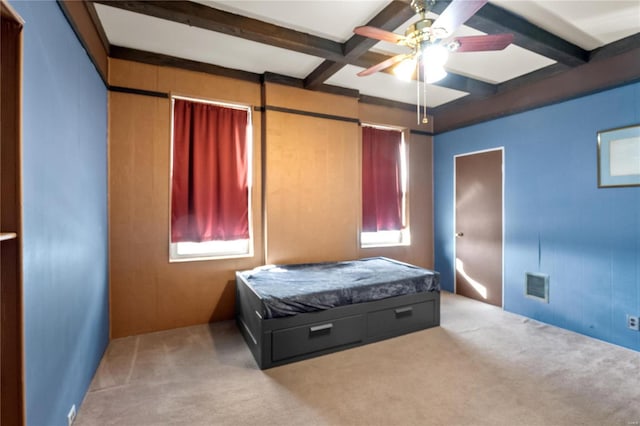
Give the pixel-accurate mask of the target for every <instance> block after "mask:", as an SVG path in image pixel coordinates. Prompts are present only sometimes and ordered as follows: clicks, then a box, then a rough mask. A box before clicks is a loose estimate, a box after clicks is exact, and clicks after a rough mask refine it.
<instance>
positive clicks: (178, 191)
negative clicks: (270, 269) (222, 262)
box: [169, 97, 253, 261]
mask: <svg viewBox="0 0 640 426" xmlns="http://www.w3.org/2000/svg"><path fill="white" fill-rule="evenodd" d="M172 106H173V107H172V126H173V128H172V135H173V136H172V150H171V153H172V156H171V219H170V220H171V227H170V236H171V238H170V244H169V246H170V247H169V254H170V260H171V261H185V260H204V259H220V258H228V257H242V256H251V255H252V252H253V250H252V249H253V240H252V235H251V146H252V143H251V135H252V129H251V108H250V107H247V106H239V105H231V104H221V103H215V102H205V101H195V100H192V99H186V98H180V97H173V98H172Z"/></svg>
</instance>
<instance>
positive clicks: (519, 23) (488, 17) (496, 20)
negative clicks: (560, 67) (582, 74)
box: [433, 0, 589, 67]
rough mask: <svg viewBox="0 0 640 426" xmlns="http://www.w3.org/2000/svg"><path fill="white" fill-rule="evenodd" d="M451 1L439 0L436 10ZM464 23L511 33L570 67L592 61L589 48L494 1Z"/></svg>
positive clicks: (520, 43) (490, 31)
mask: <svg viewBox="0 0 640 426" xmlns="http://www.w3.org/2000/svg"><path fill="white" fill-rule="evenodd" d="M449 3H450V2H449V1H446V0H438V1H437V2H436V4H435V6H434V7H433V12H434V13H437V14H441V13H442V12H443V11H444V9H446V8H447V6H448V5H449ZM464 25H466V26H468V27H471V28H474V29H476V30H478V31H482V32H484V33H487V34H500V33H511V34H513V36H514V41H513V44H515V45H517V46H520V47H522V48H525V49H527V50H530V51H532V52H535V53H538V54H540V55H542V56H546V57H547V58H549V59H553V60H554V61H556V62H559V63H561V64H564V65H568V66H570V67H575V66H578V65H582V64H584V63H586V62H587V61H588V60H589V52H588V51H586V50H584V49H582V48H580V47H578V46H576V45H575V44H572V43H569V42H568V41H566V40H564V39H562V38H560V37H558V36H556V35H554V34H551V33H550V32H548V31H546V30H544V29H542V28H540V27H538V26H536V25H534V24H532V23H530V22H528V21H526V20H525V19H523V18H521V17H520V16H518V15H516V14H514V13H512V12H509V11H507V10H505V9H503V8H501V7H498V6H496V5H494V4H491V3H487V4H485V5H484V6H482V8H481V9H480V10H479V11H477V12H476V13H475V14H474V15H473V16H472V17H471V18H469V19H468V20H467V22H465V24H464Z"/></svg>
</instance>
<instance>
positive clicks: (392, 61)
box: [358, 53, 411, 77]
mask: <svg viewBox="0 0 640 426" xmlns="http://www.w3.org/2000/svg"><path fill="white" fill-rule="evenodd" d="M410 57H411V55H407V54H406V53H402V54H400V55H396V56H392V57H391V58H389V59H387V60H386V61H382V62H380V63H379V64H376V65H374V66H372V67H369V68H367V69H366V70H364V71H360V72H359V73H358V77H364V76H367V75H371V74H374V73H376V72H378V71H382V70H383V69H385V68H389V67H390V66H392V65H395V64H397V63H398V62H402V61H403V60H405V59H408V58H410Z"/></svg>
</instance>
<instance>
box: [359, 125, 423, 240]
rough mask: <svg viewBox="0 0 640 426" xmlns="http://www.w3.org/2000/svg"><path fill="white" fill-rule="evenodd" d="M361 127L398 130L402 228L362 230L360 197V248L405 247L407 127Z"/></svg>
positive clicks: (407, 236)
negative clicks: (399, 137) (373, 230)
mask: <svg viewBox="0 0 640 426" xmlns="http://www.w3.org/2000/svg"><path fill="white" fill-rule="evenodd" d="M360 126H361V127H373V128H375V129H382V130H395V131H398V132H400V135H401V139H400V150H401V152H400V170H401V172H400V174H401V190H402V201H401V203H402V213H401V215H402V228H401V229H399V230H393V231H377V232H364V231H363V230H362V198H361V199H360V220H359V228H360V229H359V232H358V240H359V241H358V242H359V246H360V248H361V249H369V248H379V247H406V246H410V245H411V227H410V223H409V146H408V143H407V135H408V134H409V129H407V128H404V127H398V126H390V125H383V124H372V123H361V125H360ZM362 143H364V141H363V140H362V131H360V144H361V149H360V164H361V167H360V182H361V185H360V193H361V194H362Z"/></svg>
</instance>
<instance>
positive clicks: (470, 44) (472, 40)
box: [452, 33, 513, 52]
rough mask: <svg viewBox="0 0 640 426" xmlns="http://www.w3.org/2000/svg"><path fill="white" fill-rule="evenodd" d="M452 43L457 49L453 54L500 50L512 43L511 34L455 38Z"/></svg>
mask: <svg viewBox="0 0 640 426" xmlns="http://www.w3.org/2000/svg"><path fill="white" fill-rule="evenodd" d="M452 43H454V45H455V44H457V45H458V47H457V48H456V49H455V50H454V52H483V51H487V50H502V49H504V48H505V47H507V46H508V45H510V44H511V43H513V34H509V33H505V34H491V35H479V36H468V37H456V38H455V39H453V41H452Z"/></svg>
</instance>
